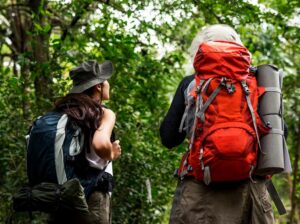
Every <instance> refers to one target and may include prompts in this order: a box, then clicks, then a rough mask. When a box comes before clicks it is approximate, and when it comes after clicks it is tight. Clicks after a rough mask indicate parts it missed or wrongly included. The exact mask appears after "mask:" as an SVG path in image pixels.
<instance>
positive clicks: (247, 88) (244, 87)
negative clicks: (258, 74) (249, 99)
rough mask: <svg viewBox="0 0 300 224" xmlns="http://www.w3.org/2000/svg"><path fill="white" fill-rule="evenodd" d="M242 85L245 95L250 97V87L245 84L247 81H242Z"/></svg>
mask: <svg viewBox="0 0 300 224" xmlns="http://www.w3.org/2000/svg"><path fill="white" fill-rule="evenodd" d="M241 84H242V87H243V90H244V93H245V94H246V96H248V95H249V94H250V90H249V87H248V86H247V84H246V82H245V81H241Z"/></svg>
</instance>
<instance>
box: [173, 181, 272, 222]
mask: <svg viewBox="0 0 300 224" xmlns="http://www.w3.org/2000/svg"><path fill="white" fill-rule="evenodd" d="M196 223H197V224H198V223H201V224H272V223H275V222H274V216H273V210H272V206H271V203H270V197H269V194H268V192H267V189H266V186H265V181H264V180H256V183H253V182H251V181H242V182H238V183H219V184H214V185H210V186H207V185H205V184H204V183H203V182H199V181H196V180H195V179H193V178H187V179H184V180H183V181H179V182H178V185H177V188H176V192H175V195H174V200H173V206H172V210H171V216H170V224H196Z"/></svg>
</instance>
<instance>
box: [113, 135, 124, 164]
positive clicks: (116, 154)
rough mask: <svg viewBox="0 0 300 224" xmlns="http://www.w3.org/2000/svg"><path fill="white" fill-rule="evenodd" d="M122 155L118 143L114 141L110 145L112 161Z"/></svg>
mask: <svg viewBox="0 0 300 224" xmlns="http://www.w3.org/2000/svg"><path fill="white" fill-rule="evenodd" d="M121 153H122V148H121V145H120V141H119V140H116V141H114V142H113V143H112V160H116V159H118V158H119V156H120V155H121Z"/></svg>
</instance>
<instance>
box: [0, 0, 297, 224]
mask: <svg viewBox="0 0 300 224" xmlns="http://www.w3.org/2000/svg"><path fill="white" fill-rule="evenodd" d="M251 2H253V1H247V0H243V1H242V0H240V1H238V0H232V1H226V0H201V1H200V0H172V1H171V0H161V1H158V0H152V1H150V0H144V1H135V0H119V1H116V0H110V1H107V0H98V1H93V0H76V1H70V0H65V1H58V0H52V1H47V0H11V1H9V0H0V90H1V95H0V142H1V148H0V201H1V203H0V222H1V223H2V222H4V221H5V219H6V218H7V217H8V216H9V214H10V206H11V197H12V194H13V193H14V192H15V191H16V190H17V189H18V188H19V187H20V186H22V185H23V184H24V183H25V182H26V172H25V171H26V167H25V155H26V152H25V141H24V135H25V134H26V132H27V129H28V127H29V125H30V123H31V122H32V120H33V119H34V118H35V117H37V116H38V115H40V114H42V113H44V112H46V111H47V110H49V109H51V107H52V102H53V101H54V100H55V98H56V97H59V96H62V95H64V94H65V93H67V91H68V89H69V87H70V84H71V83H70V79H69V77H68V71H69V69H70V68H72V67H73V66H74V65H77V64H79V63H81V62H82V61H83V60H86V59H96V60H98V61H103V60H111V61H112V62H113V63H114V65H115V68H116V73H115V74H114V76H113V78H112V80H111V86H112V99H111V101H110V102H109V103H108V106H109V107H110V108H112V109H113V110H114V111H115V112H116V113H117V120H118V121H117V127H116V132H117V135H118V137H119V139H120V140H121V144H122V148H123V151H124V152H123V155H122V158H121V159H120V160H119V161H117V162H115V163H114V167H115V169H114V173H115V177H116V182H117V187H116V190H115V192H114V195H113V214H114V215H113V223H122V224H123V223H130V224H131V223H166V222H167V220H168V215H169V211H170V203H171V200H172V194H173V191H174V189H175V185H176V180H175V179H174V178H173V177H172V173H173V170H174V169H175V168H176V166H177V165H178V163H179V158H180V156H181V153H182V152H183V151H184V150H185V149H184V147H185V146H181V147H178V148H177V149H175V150H173V151H168V150H167V149H165V148H164V147H163V146H162V145H161V143H160V139H159V133H158V129H159V124H160V122H161V120H162V118H163V116H164V114H165V113H166V111H167V109H168V106H169V103H170V98H171V97H172V93H173V92H174V91H175V89H176V86H177V85H178V83H179V81H180V80H181V78H182V77H183V76H184V75H187V74H189V72H187V69H186V67H185V65H186V64H187V63H189V62H188V61H187V54H186V52H187V48H188V47H189V45H190V43H191V40H192V39H193V37H194V35H195V34H196V33H197V32H198V31H199V30H200V29H201V28H202V27H203V26H206V25H209V24H215V23H226V24H229V25H231V26H233V27H234V28H235V29H236V30H237V31H238V32H239V33H240V35H241V39H242V40H243V42H244V44H245V45H246V46H247V47H248V48H249V50H250V52H252V55H253V64H254V65H258V64H263V63H271V64H275V65H277V66H278V67H280V68H282V69H283V70H284V71H285V74H286V76H285V79H284V102H285V118H286V122H287V124H288V126H289V138H288V145H289V150H290V154H291V157H292V162H293V173H292V174H291V175H281V176H279V177H275V178H274V179H275V183H276V185H277V187H278V190H279V191H280V193H281V195H282V197H283V199H284V202H285V204H286V206H287V209H288V214H287V215H285V216H281V217H279V216H276V218H277V221H278V223H297V222H300V221H299V220H300V218H299V214H300V207H299V201H300V191H299V190H300V183H299V177H300V173H299V171H298V165H299V153H300V119H299V114H300V106H299V105H300V44H299V40H300V16H299V12H300V2H299V1H298V0H268V1H267V0H263V1H259V3H256V4H253V3H251ZM254 2H255V1H254ZM149 185H150V187H149ZM149 189H150V190H151V192H150V190H149ZM43 218H44V217H43V215H37V218H36V220H35V223H40V222H42V221H41V220H43ZM16 220H18V221H16V222H19V223H26V221H25V220H28V218H27V216H26V215H24V216H18V217H17V219H16Z"/></svg>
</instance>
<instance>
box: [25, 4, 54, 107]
mask: <svg viewBox="0 0 300 224" xmlns="http://www.w3.org/2000/svg"><path fill="white" fill-rule="evenodd" d="M29 7H30V9H31V11H32V12H33V15H34V23H35V24H34V23H33V24H32V26H31V33H32V41H31V47H32V56H33V65H32V74H33V76H34V77H35V78H34V87H35V96H36V105H37V109H38V111H39V110H46V109H49V108H50V107H51V105H52V104H51V102H52V97H53V91H52V74H51V68H50V64H49V36H50V33H51V29H50V28H49V30H44V29H45V27H47V18H46V17H45V13H44V12H45V10H46V7H47V1H43V0H31V1H29ZM35 25H38V27H40V28H41V30H40V29H36V27H35ZM48 26H49V25H48Z"/></svg>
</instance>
